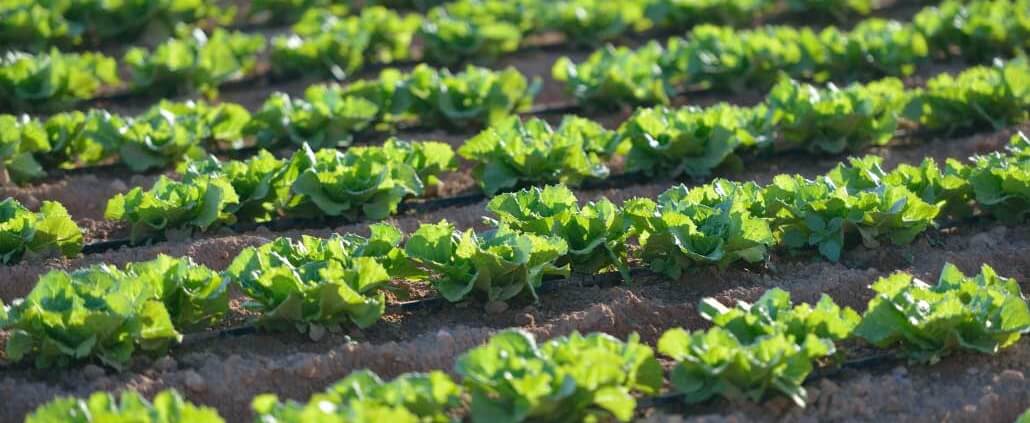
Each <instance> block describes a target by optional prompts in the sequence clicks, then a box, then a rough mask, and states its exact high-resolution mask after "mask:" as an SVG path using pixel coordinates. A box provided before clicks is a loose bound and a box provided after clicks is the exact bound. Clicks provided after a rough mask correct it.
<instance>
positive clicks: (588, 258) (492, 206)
mask: <svg viewBox="0 0 1030 423" xmlns="http://www.w3.org/2000/svg"><path fill="white" fill-rule="evenodd" d="M486 208H487V210H489V211H490V212H491V213H493V214H495V215H497V217H498V219H499V220H500V222H501V223H502V224H504V225H507V226H510V227H512V228H514V229H516V230H519V231H522V232H526V233H531V234H536V235H541V236H548V235H556V236H558V237H559V238H561V239H563V240H565V242H566V243H567V244H568V247H569V250H568V254H567V255H565V256H564V257H562V258H560V259H558V261H557V263H558V264H565V263H569V264H570V265H571V268H572V271H573V272H577V273H582V274H587V275H593V274H596V273H597V272H598V271H601V270H603V269H611V268H615V269H618V271H619V272H621V273H622V276H623V278H624V279H625V280H627V281H630V280H631V278H630V275H629V266H628V265H627V264H626V256H627V247H626V244H627V243H628V239H629V236H630V233H631V232H630V228H629V222H628V221H627V220H626V219H625V218H624V216H623V213H622V211H621V210H620V209H619V208H618V207H617V206H615V204H613V203H612V202H611V201H608V199H606V198H602V199H600V200H598V201H596V202H590V203H587V204H586V205H584V206H582V207H580V206H579V203H578V202H577V200H576V196H575V195H574V194H573V193H572V191H570V190H569V189H568V188H567V187H565V186H562V185H548V186H545V187H543V188H542V189H541V188H536V187H534V188H528V189H524V190H521V191H518V192H514V193H507V194H500V195H497V196H495V197H493V198H492V199H490V202H489V203H488V204H487V206H486Z"/></svg>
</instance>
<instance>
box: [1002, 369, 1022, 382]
mask: <svg viewBox="0 0 1030 423" xmlns="http://www.w3.org/2000/svg"><path fill="white" fill-rule="evenodd" d="M998 376H999V377H998V379H999V380H1001V381H1002V382H1016V383H1023V381H1024V380H1026V379H1025V377H1024V376H1023V372H1021V371H1019V370H1013V369H1006V370H1005V371H1003V372H1001V374H1000V375H998Z"/></svg>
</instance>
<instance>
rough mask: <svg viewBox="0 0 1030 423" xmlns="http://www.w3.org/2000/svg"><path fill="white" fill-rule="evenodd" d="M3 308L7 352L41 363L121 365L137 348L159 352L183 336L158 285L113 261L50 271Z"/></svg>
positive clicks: (14, 357) (1, 323)
mask: <svg viewBox="0 0 1030 423" xmlns="http://www.w3.org/2000/svg"><path fill="white" fill-rule="evenodd" d="M4 314H6V315H7V318H6V319H3V320H0V328H2V329H5V330H7V331H9V333H10V338H8V339H7V358H9V359H11V360H13V361H20V360H22V359H23V358H25V357H26V356H33V357H34V358H35V363H36V366H37V367H41V368H42V367H51V366H54V365H59V366H65V365H68V364H70V363H72V362H74V361H79V360H83V359H88V358H97V359H99V360H100V361H102V362H103V363H104V364H107V365H109V366H111V367H114V368H121V367H122V366H124V365H125V364H126V363H128V361H129V359H130V358H131V357H132V354H133V353H134V352H135V351H136V350H137V349H139V350H141V351H144V352H147V353H152V354H160V353H163V352H164V351H165V350H167V348H168V346H169V345H170V344H171V343H172V342H178V341H179V340H180V339H181V338H182V336H181V335H180V334H179V332H177V331H176V330H175V326H174V325H173V324H172V320H171V318H170V317H169V315H168V311H167V310H166V309H165V307H164V304H162V303H161V301H160V300H159V299H157V298H155V295H154V286H152V285H150V284H143V283H139V281H137V280H134V279H133V278H126V277H124V274H122V273H121V272H120V271H118V270H117V269H114V268H112V267H108V266H96V267H91V268H87V269H83V270H79V271H76V272H72V273H67V272H62V271H51V272H50V273H47V274H46V275H44V276H42V277H41V278H40V279H39V281H38V282H37V283H36V286H35V287H34V288H33V289H32V292H30V293H29V295H28V296H26V297H25V299H23V300H21V301H18V302H15V303H14V304H12V305H11V306H9V307H7V308H6V310H5V313H4Z"/></svg>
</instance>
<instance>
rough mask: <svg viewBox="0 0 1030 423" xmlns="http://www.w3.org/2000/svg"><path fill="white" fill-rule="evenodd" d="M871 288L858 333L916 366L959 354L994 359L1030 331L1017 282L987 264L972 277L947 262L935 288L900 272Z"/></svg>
mask: <svg viewBox="0 0 1030 423" xmlns="http://www.w3.org/2000/svg"><path fill="white" fill-rule="evenodd" d="M872 289H873V291H876V296H875V297H874V298H873V299H872V300H870V301H869V306H868V307H867V308H866V312H865V315H863V316H862V322H861V323H860V324H859V325H858V327H857V328H856V329H855V334H856V335H857V336H860V337H862V338H863V339H865V340H866V341H868V342H870V343H871V344H873V345H876V346H878V347H881V348H884V347H891V346H895V345H896V346H899V347H900V348H901V349H902V351H903V352H904V353H905V355H907V356H908V357H909V359H910V360H913V361H918V362H930V363H934V362H937V361H938V360H940V359H941V357H943V356H945V355H947V354H949V353H951V352H953V351H955V350H959V349H965V350H972V351H978V352H981V353H986V354H994V353H997V352H998V351H999V350H1001V349H1002V348H1005V347H1008V346H1011V345H1013V344H1014V343H1016V341H1018V340H1019V337H1020V335H1022V334H1025V333H1027V332H1030V309H1028V308H1027V304H1026V300H1025V299H1024V298H1023V294H1022V292H1021V291H1020V288H1019V283H1018V282H1016V281H1015V280H1013V279H1009V278H1004V277H1001V276H998V274H997V273H995V272H994V269H992V268H991V267H990V266H987V265H984V266H983V267H982V268H981V269H980V274H978V275H976V276H972V277H970V276H966V275H965V274H963V273H962V271H960V270H959V269H958V268H957V267H955V266H954V265H952V264H950V263H946V264H945V265H944V269H943V270H941V277H940V279H939V280H938V281H937V285H934V286H930V285H928V284H927V283H925V282H923V281H921V280H919V279H916V278H914V277H913V276H912V275H911V274H908V273H903V272H898V273H895V274H893V275H891V276H888V277H885V278H880V279H879V280H878V281H876V283H874V284H873V285H872Z"/></svg>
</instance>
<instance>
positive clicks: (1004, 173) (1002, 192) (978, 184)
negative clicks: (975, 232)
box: [968, 133, 1030, 223]
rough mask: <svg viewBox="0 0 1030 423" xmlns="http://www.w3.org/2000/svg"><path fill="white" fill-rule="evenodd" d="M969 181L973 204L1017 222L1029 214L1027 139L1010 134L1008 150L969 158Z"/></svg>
mask: <svg viewBox="0 0 1030 423" xmlns="http://www.w3.org/2000/svg"><path fill="white" fill-rule="evenodd" d="M973 160H974V162H973V164H972V165H971V166H969V170H968V172H969V174H968V178H969V184H970V185H971V186H972V187H973V194H974V196H975V199H976V204H977V205H978V206H979V207H980V208H981V209H983V210H984V211H986V212H988V213H991V214H992V215H994V216H995V217H997V218H998V219H1000V220H1002V221H1004V222H1011V223H1019V222H1022V221H1023V220H1025V219H1026V217H1027V216H1030V140H1028V139H1027V137H1026V135H1024V134H1023V133H1019V134H1016V135H1014V136H1013V137H1012V145H1011V151H1010V152H1009V153H1007V154H1003V153H998V152H995V153H991V154H988V155H983V156H976V157H974V158H973Z"/></svg>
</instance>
